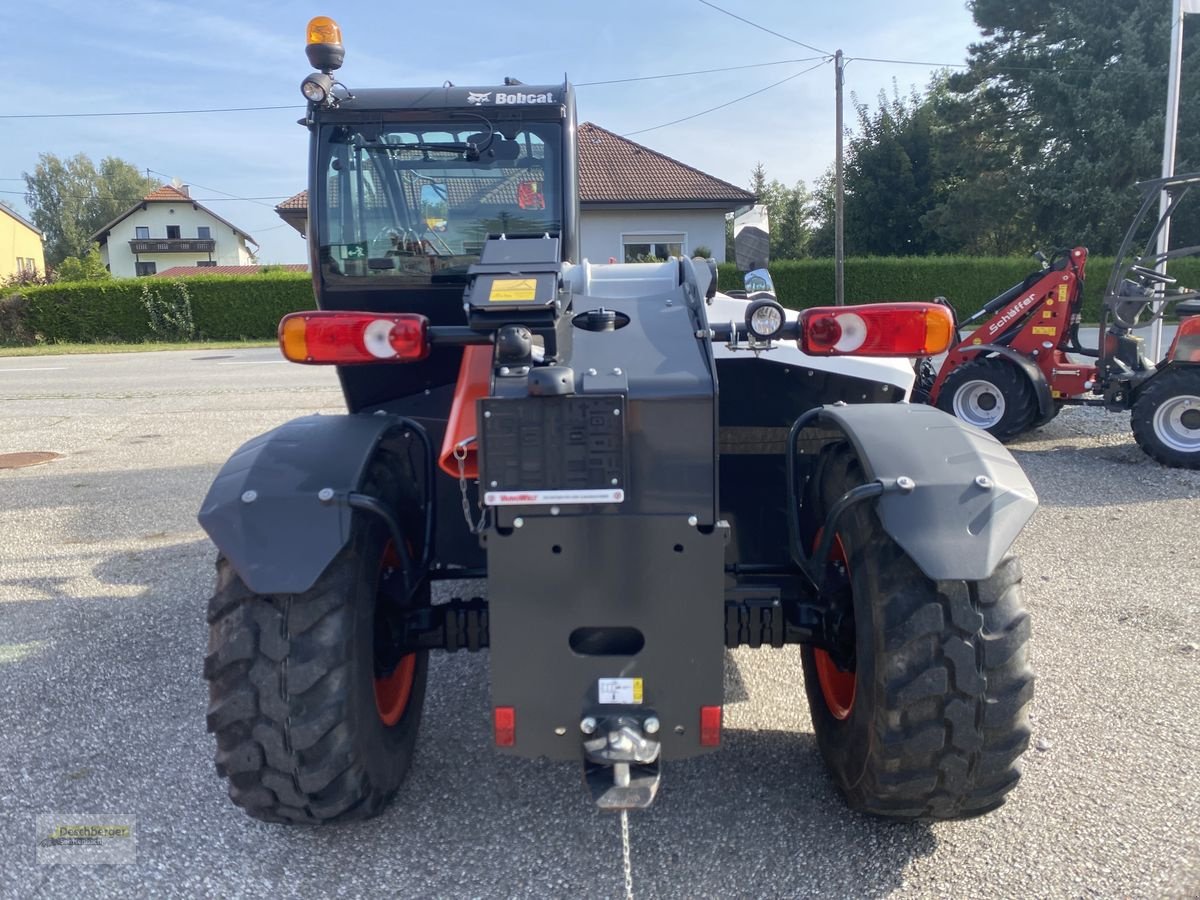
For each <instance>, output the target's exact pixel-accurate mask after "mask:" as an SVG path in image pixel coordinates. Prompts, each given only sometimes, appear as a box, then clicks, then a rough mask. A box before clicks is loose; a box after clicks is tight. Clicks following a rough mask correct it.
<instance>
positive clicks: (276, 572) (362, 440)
mask: <svg viewBox="0 0 1200 900" xmlns="http://www.w3.org/2000/svg"><path fill="white" fill-rule="evenodd" d="M398 421H399V420H398V419H397V417H395V416H380V415H336V416H304V417H303V418H300V419H293V420H292V421H290V422H286V423H284V424H283V425H280V426H279V427H278V428H276V429H274V430H273V431H268V432H267V433H266V434H260V435H259V436H258V437H256V438H252V439H251V440H249V441H247V442H246V443H245V444H243V445H242V446H241V447H240V448H238V450H237V452H236V453H234V454H233V456H231V457H230V458H229V460H228V461H227V462H226V463H225V465H224V466H222V467H221V471H220V472H219V473H218V474H217V477H216V480H215V481H213V483H212V487H210V488H209V489H208V496H206V497H205V498H204V503H203V504H202V505H201V507H200V514H199V516H198V518H199V520H200V525H201V526H202V527H203V528H204V530H205V531H207V532H208V536H209V537H210V538H212V541H213V543H214V544H216V545H217V549H218V550H220V551H221V553H222V554H224V556H225V557H226V558H227V559H228V560H229V562H230V564H231V565H232V566H233V568H234V570H235V571H236V572H237V573H238V575H240V576H241V578H242V581H244V582H245V583H246V586H247V587H249V588H250V590H252V591H254V593H256V594H298V593H302V592H304V591H307V590H308V589H309V588H311V587H312V586H313V584H314V582H316V580H317V577H318V576H319V575H320V574H321V573H322V572H323V571H324V570H325V567H326V566H328V565H329V563H330V562H332V561H333V558H334V557H335V556H337V554H338V552H339V551H340V550H341V549H342V547H344V546H345V545H346V542H347V541H348V540H349V539H350V521H351V515H352V511H351V509H350V507H349V506H347V505H346V503H345V499H346V495H347V494H348V493H350V492H352V491H356V490H358V488H359V487H360V486H361V484H362V480H363V477H364V475H365V474H366V469H367V463H368V462H369V461H370V459H371V456H372V454H373V453H374V451H375V447H376V445H377V444H378V443H379V441H380V440H382V439H383V437H384V435H385V434H386V433H387V431H388V429H390V428H392V427H394V426H396V425H397V422H398ZM325 488H329V489H330V490H331V491H333V496H332V499H330V500H327V501H322V500H321V499H320V497H319V496H318V494H319V493H320V492H321V491H322V490H323V489H325Z"/></svg>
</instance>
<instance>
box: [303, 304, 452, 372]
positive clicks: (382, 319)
mask: <svg viewBox="0 0 1200 900" xmlns="http://www.w3.org/2000/svg"><path fill="white" fill-rule="evenodd" d="M428 331H429V320H428V319H426V318H425V317H424V316H421V315H417V314H415V313H399V314H397V313H388V314H383V315H380V314H377V313H366V312H298V313H290V314H289V315H286V316H284V317H283V319H281V320H280V322H279V346H280V348H281V349H282V350H283V355H284V356H285V357H287V358H288V359H290V360H291V361H292V362H298V363H308V364H310V365H328V364H331V363H332V364H336V365H343V366H344V365H353V364H356V363H380V362H418V361H420V360H422V359H424V358H425V357H427V356H428V355H429V337H428Z"/></svg>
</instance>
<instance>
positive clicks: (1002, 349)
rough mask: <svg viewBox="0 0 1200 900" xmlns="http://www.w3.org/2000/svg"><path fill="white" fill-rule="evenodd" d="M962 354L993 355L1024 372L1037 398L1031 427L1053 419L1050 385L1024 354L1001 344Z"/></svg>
mask: <svg viewBox="0 0 1200 900" xmlns="http://www.w3.org/2000/svg"><path fill="white" fill-rule="evenodd" d="M962 352H963V353H983V354H987V353H995V354H996V355H997V356H1003V357H1004V358H1005V359H1007V360H1008V361H1009V362H1011V363H1012V364H1013V365H1014V366H1016V367H1017V368H1018V369H1020V370H1021V371H1022V372H1024V373H1025V377H1026V378H1028V379H1029V383H1030V384H1031V385H1033V393H1034V396H1035V397H1037V405H1038V415H1037V418H1036V419H1034V420H1033V425H1032V427H1034V428H1036V427H1037V426H1038V425H1045V424H1046V423H1047V422H1049V421H1050V420H1051V419H1053V418H1054V397H1053V395H1051V393H1050V385H1049V383H1048V382H1047V381H1046V376H1045V374H1043V372H1042V370H1041V369H1039V368H1038V367H1037V363H1035V362H1034V361H1033V360H1032V359H1030V358H1029V357H1028V356H1026V355H1025V354H1024V353H1019V352H1018V351H1016V350H1014V349H1013V348H1012V347H1006V346H1004V345H1003V344H979V345H977V346H973V347H964V348H963V351H962Z"/></svg>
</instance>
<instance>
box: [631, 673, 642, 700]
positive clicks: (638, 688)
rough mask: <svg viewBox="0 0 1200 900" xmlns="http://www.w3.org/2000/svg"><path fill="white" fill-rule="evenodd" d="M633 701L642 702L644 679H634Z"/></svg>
mask: <svg viewBox="0 0 1200 900" xmlns="http://www.w3.org/2000/svg"><path fill="white" fill-rule="evenodd" d="M633 702H634V703H641V702H642V679H640V678H635V679H633Z"/></svg>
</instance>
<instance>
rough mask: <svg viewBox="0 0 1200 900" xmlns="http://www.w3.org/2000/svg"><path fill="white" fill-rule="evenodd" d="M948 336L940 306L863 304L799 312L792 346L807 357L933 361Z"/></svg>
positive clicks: (949, 324) (948, 321)
mask: <svg viewBox="0 0 1200 900" xmlns="http://www.w3.org/2000/svg"><path fill="white" fill-rule="evenodd" d="M953 337H954V318H953V316H952V315H951V313H950V310H949V309H947V308H946V307H945V306H942V305H941V304H940V303H867V304H863V305H862V306H816V307H813V308H812V309H806V310H804V311H803V312H802V313H800V340H799V342H798V343H799V345H800V349H801V350H803V351H804V352H805V353H807V354H809V355H810V356H936V355H937V354H938V353H943V352H945V351H946V349H947V348H948V347H949V346H950V342H951V340H952V339H953Z"/></svg>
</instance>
